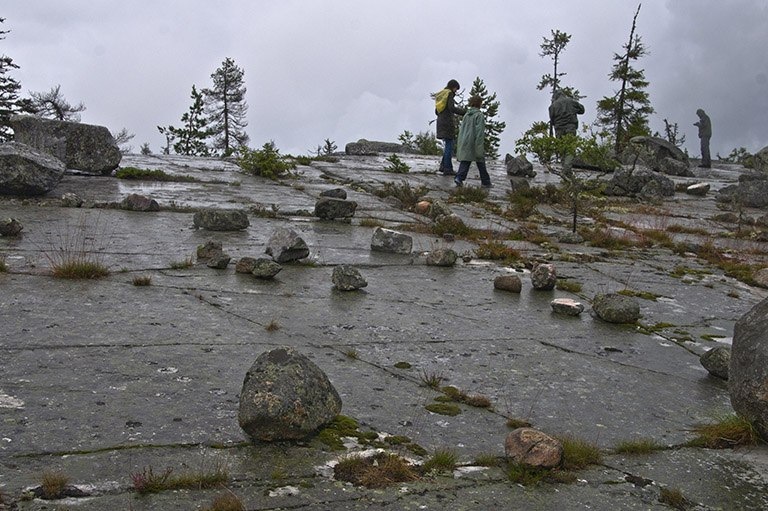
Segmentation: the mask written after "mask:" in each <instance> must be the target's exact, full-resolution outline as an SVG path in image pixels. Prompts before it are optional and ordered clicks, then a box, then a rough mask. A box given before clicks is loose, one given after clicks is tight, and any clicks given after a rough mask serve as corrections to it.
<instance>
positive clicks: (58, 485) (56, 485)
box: [40, 471, 69, 500]
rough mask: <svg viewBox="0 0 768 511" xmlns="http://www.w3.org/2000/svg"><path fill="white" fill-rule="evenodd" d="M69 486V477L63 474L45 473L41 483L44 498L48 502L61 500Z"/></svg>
mask: <svg viewBox="0 0 768 511" xmlns="http://www.w3.org/2000/svg"><path fill="white" fill-rule="evenodd" d="M68 484H69V477H68V476H67V475H65V474H63V473H62V472H49V471H45V472H43V478H42V481H41V482H40V489H41V490H42V493H43V494H42V498H43V499H46V500H54V499H60V498H62V497H64V490H65V489H66V487H67V485H68Z"/></svg>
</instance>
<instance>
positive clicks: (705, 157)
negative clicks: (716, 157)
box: [693, 108, 712, 169]
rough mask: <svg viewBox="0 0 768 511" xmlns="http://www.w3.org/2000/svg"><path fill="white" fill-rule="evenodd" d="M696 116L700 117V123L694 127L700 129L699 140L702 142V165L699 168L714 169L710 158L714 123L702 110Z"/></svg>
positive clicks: (697, 111)
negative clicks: (710, 141) (710, 143)
mask: <svg viewBox="0 0 768 511" xmlns="http://www.w3.org/2000/svg"><path fill="white" fill-rule="evenodd" d="M696 115H698V116H699V122H694V123H693V125H694V126H698V127H699V139H700V141H701V163H700V164H699V167H703V168H705V169H708V168H711V167H712V159H711V157H710V156H709V139H710V138H712V121H711V120H710V119H709V116H708V115H707V114H706V112H704V110H702V109H701V108H699V109H698V110H696Z"/></svg>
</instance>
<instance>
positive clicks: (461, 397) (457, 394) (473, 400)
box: [441, 385, 491, 408]
mask: <svg viewBox="0 0 768 511" xmlns="http://www.w3.org/2000/svg"><path fill="white" fill-rule="evenodd" d="M441 390H442V391H443V394H445V395H446V397H448V398H449V399H450V400H452V401H456V402H458V403H464V404H466V405H469V406H474V407H476V408H490V407H491V400H490V399H488V398H487V397H485V396H480V395H473V396H470V395H469V394H467V393H466V392H464V391H463V390H460V389H458V388H456V387H454V386H453V385H448V386H445V387H443V388H442V389H441Z"/></svg>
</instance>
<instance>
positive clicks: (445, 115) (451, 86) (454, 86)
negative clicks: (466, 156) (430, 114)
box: [435, 80, 466, 176]
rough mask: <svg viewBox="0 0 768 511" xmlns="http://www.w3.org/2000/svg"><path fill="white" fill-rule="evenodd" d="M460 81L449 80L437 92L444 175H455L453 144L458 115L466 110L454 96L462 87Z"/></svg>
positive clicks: (441, 169) (442, 170) (436, 108)
mask: <svg viewBox="0 0 768 511" xmlns="http://www.w3.org/2000/svg"><path fill="white" fill-rule="evenodd" d="M460 88H461V87H460V86H459V82H457V81H456V80H449V81H448V84H447V85H446V86H445V89H443V90H441V91H440V92H438V93H436V94H435V100H436V101H435V114H436V115H437V126H436V131H437V135H436V136H437V138H439V139H440V140H442V141H443V159H442V161H441V162H440V172H441V173H442V174H443V175H444V176H455V175H456V173H455V172H454V171H453V145H454V137H455V136H456V116H457V115H464V114H465V113H466V110H464V109H463V108H461V107H458V106H456V101H455V100H454V97H455V95H456V92H457V91H458V90H459V89H460Z"/></svg>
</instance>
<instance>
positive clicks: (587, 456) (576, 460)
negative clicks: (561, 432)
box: [559, 436, 603, 470]
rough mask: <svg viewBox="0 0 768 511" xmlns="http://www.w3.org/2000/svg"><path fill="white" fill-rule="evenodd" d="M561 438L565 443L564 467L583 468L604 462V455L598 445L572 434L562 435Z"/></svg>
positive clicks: (567, 468)
mask: <svg viewBox="0 0 768 511" xmlns="http://www.w3.org/2000/svg"><path fill="white" fill-rule="evenodd" d="M559 440H560V442H562V444H563V463H562V468H563V469H565V470H581V469H582V468H586V467H588V466H589V465H599V464H600V463H602V462H603V455H602V453H601V452H600V449H599V448H598V447H597V446H596V445H593V444H590V443H589V442H587V441H585V440H581V439H579V438H574V437H571V436H566V437H560V438H559Z"/></svg>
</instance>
